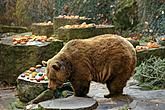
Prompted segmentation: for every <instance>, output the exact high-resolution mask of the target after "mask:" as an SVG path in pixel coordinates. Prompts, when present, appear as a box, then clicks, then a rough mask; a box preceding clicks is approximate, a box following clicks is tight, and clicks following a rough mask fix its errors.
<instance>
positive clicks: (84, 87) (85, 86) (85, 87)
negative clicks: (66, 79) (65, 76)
mask: <svg viewBox="0 0 165 110" xmlns="http://www.w3.org/2000/svg"><path fill="white" fill-rule="evenodd" d="M72 86H73V88H74V92H75V96H78V97H86V95H87V93H88V92H89V86H90V82H89V81H75V82H73V83H72Z"/></svg>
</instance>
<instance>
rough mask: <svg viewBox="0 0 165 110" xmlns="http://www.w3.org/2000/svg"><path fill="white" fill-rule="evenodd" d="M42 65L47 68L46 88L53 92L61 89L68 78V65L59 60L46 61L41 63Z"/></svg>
mask: <svg viewBox="0 0 165 110" xmlns="http://www.w3.org/2000/svg"><path fill="white" fill-rule="evenodd" d="M43 65H45V66H47V76H48V80H49V82H48V88H49V89H51V90H55V89H56V88H58V87H61V86H62V85H63V83H65V82H66V81H67V80H68V79H69V76H70V71H69V67H70V66H69V65H68V63H67V62H65V61H59V60H52V59H50V60H48V61H47V62H43Z"/></svg>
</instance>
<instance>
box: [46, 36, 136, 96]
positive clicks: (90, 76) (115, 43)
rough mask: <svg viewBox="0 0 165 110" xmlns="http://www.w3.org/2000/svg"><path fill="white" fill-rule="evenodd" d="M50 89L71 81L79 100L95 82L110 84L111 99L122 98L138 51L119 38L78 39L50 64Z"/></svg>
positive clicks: (50, 61) (68, 44)
mask: <svg viewBox="0 0 165 110" xmlns="http://www.w3.org/2000/svg"><path fill="white" fill-rule="evenodd" d="M47 63H48V64H47V70H48V78H49V88H51V89H55V88H56V87H59V86H61V85H62V83H64V82H65V81H67V80H69V81H70V82H71V83H72V85H73V88H74V90H75V95H76V96H85V95H86V94H87V93H88V91H89V86H90V82H91V81H96V82H100V83H103V84H104V83H106V85H107V88H108V89H109V91H110V94H109V95H107V97H110V96H112V95H115V94H121V93H122V91H123V88H124V87H125V85H126V82H127V80H128V79H129V78H130V77H131V75H132V74H133V72H134V69H135V66H136V52H135V49H134V47H133V46H132V45H131V44H130V43H129V42H128V41H127V40H126V39H125V38H122V37H120V36H117V35H112V34H105V35H100V36H96V37H93V38H89V39H75V40H71V41H69V42H68V43H66V44H65V46H64V47H63V48H62V49H61V51H60V52H59V53H58V54H57V55H55V56H54V57H53V58H51V59H49V60H48V62H47Z"/></svg>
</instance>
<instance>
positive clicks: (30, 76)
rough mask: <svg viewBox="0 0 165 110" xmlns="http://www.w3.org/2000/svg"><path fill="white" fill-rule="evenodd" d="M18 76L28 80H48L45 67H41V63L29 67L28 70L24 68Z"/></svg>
mask: <svg viewBox="0 0 165 110" xmlns="http://www.w3.org/2000/svg"><path fill="white" fill-rule="evenodd" d="M20 77H21V78H23V79H26V80H30V81H37V82H40V81H48V77H47V74H46V67H42V65H36V66H35V67H30V68H29V70H26V71H25V72H24V73H22V74H21V75H20Z"/></svg>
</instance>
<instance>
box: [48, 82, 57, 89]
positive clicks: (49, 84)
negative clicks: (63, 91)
mask: <svg viewBox="0 0 165 110" xmlns="http://www.w3.org/2000/svg"><path fill="white" fill-rule="evenodd" d="M56 88H57V85H56V83H55V82H54V81H51V80H49V83H48V89H50V90H55V89H56Z"/></svg>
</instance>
